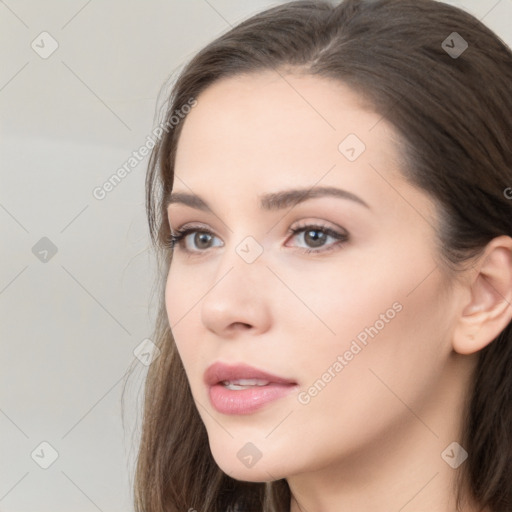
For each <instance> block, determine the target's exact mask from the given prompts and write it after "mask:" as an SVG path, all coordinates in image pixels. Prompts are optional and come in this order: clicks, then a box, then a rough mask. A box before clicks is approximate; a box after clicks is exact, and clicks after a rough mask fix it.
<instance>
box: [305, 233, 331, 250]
mask: <svg viewBox="0 0 512 512" xmlns="http://www.w3.org/2000/svg"><path fill="white" fill-rule="evenodd" d="M312 233H314V234H313V235H312ZM326 236H327V235H326V234H325V233H324V232H322V231H319V230H318V229H310V230H309V231H306V232H305V233H304V237H305V241H306V243H307V244H308V245H311V246H312V247H320V246H322V245H323V243H324V242H325V238H326ZM310 242H311V243H310Z"/></svg>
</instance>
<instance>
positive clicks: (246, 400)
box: [210, 384, 297, 414]
mask: <svg viewBox="0 0 512 512" xmlns="http://www.w3.org/2000/svg"><path fill="white" fill-rule="evenodd" d="M296 387H297V386H296V385H295V384H268V385H267V386H254V387H252V388H248V389H240V390H237V391H234V390H231V389H227V388H226V387H225V386H223V385H222V384H216V385H215V386H211V387H210V401H211V403H212V405H213V407H214V408H215V409H216V410H217V411H218V412H220V413H222V414H251V413H253V412H255V411H257V410H259V409H261V408H262V407H263V406H265V405H266V404H268V403H270V402H273V401H275V400H278V399H279V398H283V397H284V396H286V395H288V394H289V393H291V392H292V391H293V390H294V389H295V388H296Z"/></svg>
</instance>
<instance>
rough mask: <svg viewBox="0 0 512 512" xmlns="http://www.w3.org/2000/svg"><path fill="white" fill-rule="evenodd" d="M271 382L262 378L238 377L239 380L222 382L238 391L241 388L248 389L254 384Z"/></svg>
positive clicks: (263, 384) (259, 384) (264, 384)
mask: <svg viewBox="0 0 512 512" xmlns="http://www.w3.org/2000/svg"><path fill="white" fill-rule="evenodd" d="M269 383H270V382H269V381H268V380H261V379H238V380H225V381H224V382H223V383H222V384H223V385H224V386H225V387H226V388H227V389H230V390H232V391H238V390H240V389H248V388H252V387H254V386H266V385H267V384H269Z"/></svg>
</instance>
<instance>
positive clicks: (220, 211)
mask: <svg viewBox="0 0 512 512" xmlns="http://www.w3.org/2000/svg"><path fill="white" fill-rule="evenodd" d="M197 100H198V104H197V106H196V107H194V108H193V109H192V110H191V112H190V113H189V115H188V116H187V118H186V120H185V121H184V123H185V124H184V126H183V131H182V133H181V137H180V141H179V146H178V151H177V156H176V166H175V180H174V189H173V194H176V195H175V196H174V200H173V201H171V203H170V205H169V207H168V213H169V222H170V225H171V229H172V231H173V232H174V233H176V232H177V231H178V230H180V229H182V228H193V229H194V231H192V232H190V233H189V234H188V235H186V236H185V238H184V239H182V240H181V242H180V243H178V244H177V245H176V246H175V249H174V254H173V257H172V264H171V267H170V272H169V275H168V280H167V287H166V307H167V312H168V318H169V322H170V325H171V328H172V332H173V335H174V339H175V341H176V344H177V347H178V350H179V354H180V356H181V359H182V361H183V364H184V367H185V370H186V373H187V376H188V379H189V383H190V387H191V391H192V394H193V397H194V400H195V402H196V405H197V409H198V411H199V414H200V415H201V418H202V420H203V421H204V424H205V426H206V429H207V432H208V437H209V443H210V447H211V450H212V453H213V456H214V458H215V460H216V462H217V463H218V465H219V466H220V467H221V469H223V470H224V471H225V472H226V473H228V474H229V475H231V476H233V477H234V478H237V479H240V480H249V481H264V480H271V479H275V478H283V477H288V476H291V475H295V474H299V473H303V472H305V471H315V470H320V469H325V468H328V467H330V466H332V465H333V464H337V465H342V464H343V463H344V461H347V463H348V462H349V461H351V460H352V462H353V461H354V460H356V459H353V458H352V457H354V456H356V457H357V456H358V455H360V454H362V453H363V452H364V450H379V449H381V447H382V446H384V445H385V444H386V443H388V442H390V439H392V438H393V436H404V435H407V432H408V431H410V429H414V430H415V432H420V434H419V435H420V436H421V435H423V436H425V439H429V442H430V441H431V439H432V431H429V430H430V429H432V430H435V428H437V427H438V426H439V423H438V422H439V421H444V420H440V418H439V417H437V416H435V417H434V415H433V413H432V410H433V408H432V407H431V405H432V403H435V400H437V399H438V398H439V396H438V395H440V393H441V391H440V389H439V383H440V382H443V383H445V384H446V382H447V380H446V378H447V377H446V375H445V372H446V365H445V362H446V360H447V359H448V358H449V357H450V354H451V352H452V349H451V346H450V329H451V325H452V324H451V320H452V319H453V310H454V308H453V305H452V301H451V300H450V294H449V292H448V283H447V281H446V278H445V277H444V275H443V274H442V273H441V271H440V269H439V267H438V266H437V265H436V260H435V230H436V226H437V221H436V217H435V210H434V207H433V204H432V203H431V201H430V200H429V198H428V196H427V195H425V194H424V193H423V192H421V191H420V190H419V189H417V188H415V187H413V186H411V185H409V184H408V183H406V182H405V181H404V179H403V178H402V177H401V174H400V172H399V166H400V154H399V152H398V149H397V147H396V140H397V137H396V134H395V132H394V131H393V130H392V128H391V126H390V125H389V124H388V123H387V122H386V120H385V119H383V118H382V117H381V116H380V115H377V114H375V113H373V112H371V111H370V110H367V109H363V107H362V103H361V100H360V98H359V97H358V95H357V94H356V93H355V92H354V91H352V90H351V89H350V88H348V87H347V86H345V85H343V84H341V83H338V82H334V81H329V80H327V79H323V78H319V77H312V76H302V77H299V76H297V75H285V76H284V77H280V76H279V75H277V74H273V73H270V72H265V73H260V74H253V75H251V76H239V77H236V78H229V79H224V80H222V81H219V82H217V83H215V84H213V85H212V86H210V87H209V88H208V89H206V90H205V91H204V92H203V93H202V94H201V95H200V96H199V97H198V98H197ZM327 189H328V190H330V191H331V193H327V192H326V190H327ZM334 189H336V190H338V191H339V192H337V193H336V192H335V190H334ZM291 190H294V191H300V193H299V196H297V195H295V194H294V195H292V196H290V197H288V196H287V194H288V193H289V191H291ZM328 190H327V191H328ZM333 191H334V192H333ZM177 194H187V195H189V194H191V195H193V196H198V197H199V198H200V199H201V201H199V200H196V201H195V203H192V202H191V201H185V202H187V203H188V204H185V202H184V201H183V199H184V196H178V195H177ZM287 197H288V198H287ZM189 199H190V198H189ZM205 204H206V205H207V207H205V206H204V205H205ZM201 205H203V207H200V206H201ZM291 230H294V231H295V233H292V232H291ZM215 363H220V364H224V365H226V367H224V368H222V367H220V370H219V367H216V368H215V367H214V369H213V370H210V372H207V370H208V369H209V367H210V366H211V365H213V364H215ZM244 365H245V366H250V367H252V368H253V369H257V370H260V371H262V372H266V373H268V374H271V377H269V376H265V375H261V374H257V373H255V372H254V370H248V369H247V368H244ZM237 366H238V367H239V368H238V369H237V368H236V367H237ZM233 367H235V368H234V369H233ZM223 370H225V371H224V372H223ZM230 370H232V373H230ZM205 375H206V376H205ZM272 376H277V377H280V378H281V379H282V381H280V380H279V379H277V378H274V377H272ZM205 379H206V380H207V381H208V383H207V382H205ZM208 379H209V380H208ZM240 379H242V380H240ZM247 379H248V380H247ZM254 379H256V380H254ZM222 381H228V382H227V383H225V384H223V383H222ZM411 411H414V413H415V414H412V413H411ZM418 418H421V419H422V423H424V424H421V423H420V422H419V421H418ZM429 422H430V424H429ZM446 444H448V443H447V442H446V440H444V439H442V440H440V441H439V448H440V449H439V452H441V450H442V448H444V447H445V446H446Z"/></svg>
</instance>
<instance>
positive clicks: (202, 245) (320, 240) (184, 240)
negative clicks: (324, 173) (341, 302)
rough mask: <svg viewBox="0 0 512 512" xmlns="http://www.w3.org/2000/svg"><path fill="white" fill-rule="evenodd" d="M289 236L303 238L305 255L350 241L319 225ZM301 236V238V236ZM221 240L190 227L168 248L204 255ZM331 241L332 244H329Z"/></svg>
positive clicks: (293, 231)
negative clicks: (178, 248)
mask: <svg viewBox="0 0 512 512" xmlns="http://www.w3.org/2000/svg"><path fill="white" fill-rule="evenodd" d="M288 235H293V236H292V238H295V237H297V238H299V239H300V238H302V240H303V243H304V244H305V245H302V247H301V249H302V252H304V253H311V252H313V253H321V252H322V253H323V252H327V251H330V250H332V249H335V248H336V247H338V246H340V245H341V244H343V243H345V242H346V241H347V240H348V234H347V233H346V232H339V231H336V230H335V229H332V228H330V227H327V226H322V225H318V224H306V225H304V226H299V227H295V228H291V229H289V230H288ZM299 235H300V236H299ZM215 239H217V240H219V238H218V237H217V236H216V235H215V234H214V233H213V232H212V231H210V230H209V229H207V228H205V227H202V226H188V227H184V228H179V229H177V230H176V232H175V233H172V234H171V235H169V237H168V238H167V240H166V244H165V245H166V247H168V248H169V249H170V250H171V251H172V250H174V248H175V247H176V246H179V247H180V248H181V249H183V251H184V252H186V253H190V254H193V253H196V254H199V253H202V252H206V250H208V249H211V248H212V247H219V246H222V245H223V244H222V242H221V243H220V244H216V245H213V244H212V242H213V241H214V240H215ZM329 239H331V240H332V241H331V243H330V244H328V243H327V242H328V241H329Z"/></svg>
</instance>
